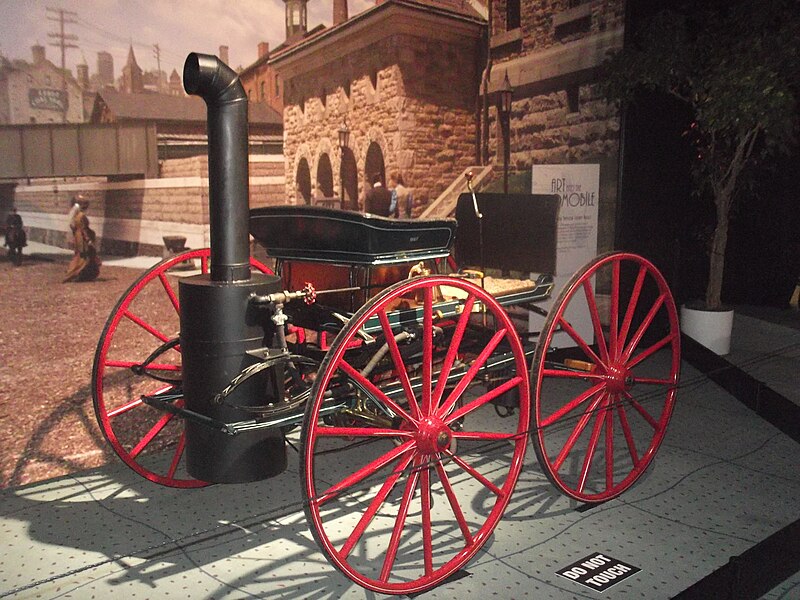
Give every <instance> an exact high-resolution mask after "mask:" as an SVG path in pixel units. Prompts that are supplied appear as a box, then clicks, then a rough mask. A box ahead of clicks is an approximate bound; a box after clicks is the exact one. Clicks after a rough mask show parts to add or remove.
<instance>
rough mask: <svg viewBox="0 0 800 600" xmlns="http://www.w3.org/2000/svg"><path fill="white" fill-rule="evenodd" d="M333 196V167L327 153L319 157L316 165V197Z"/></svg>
mask: <svg viewBox="0 0 800 600" xmlns="http://www.w3.org/2000/svg"><path fill="white" fill-rule="evenodd" d="M320 198H333V168H332V167H331V159H330V157H329V156H328V155H327V154H323V155H321V156H320V157H319V164H318V165H317V198H315V200H318V199H320Z"/></svg>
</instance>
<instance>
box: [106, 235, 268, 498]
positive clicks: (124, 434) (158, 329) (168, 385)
mask: <svg viewBox="0 0 800 600" xmlns="http://www.w3.org/2000/svg"><path fill="white" fill-rule="evenodd" d="M209 256H210V250H209V249H208V248H205V249H202V250H190V251H188V252H185V253H183V254H179V255H177V256H173V257H171V258H168V259H166V260H164V261H162V262H160V263H159V264H157V265H156V266H155V267H153V268H152V269H150V270H148V271H146V272H145V273H144V274H143V275H142V276H141V277H139V279H137V280H136V281H135V282H134V283H133V284H132V285H131V287H130V288H128V291H127V292H125V294H123V296H122V297H121V298H120V300H119V302H117V305H116V306H115V307H114V310H112V311H111V315H110V316H109V317H108V321H106V325H105V327H104V328H103V333H102V334H101V335H100V340H99V341H98V343H97V350H96V352H95V357H94V367H93V369H92V396H93V398H94V410H95V415H96V416H97V422H98V424H99V425H100V430H101V431H102V432H103V435H105V437H106V439H107V440H108V442H109V444H111V447H112V448H113V449H114V451H115V452H116V453H117V455H118V456H119V457H120V458H121V459H122V460H123V462H125V464H127V465H128V466H129V467H130V468H131V469H133V470H134V471H136V472H137V473H138V474H139V475H141V476H142V477H144V478H146V479H149V480H150V481H153V482H155V483H159V484H161V485H166V486H170V487H179V488H191V487H200V486H204V485H207V484H206V482H204V481H199V480H197V479H194V478H193V477H191V476H190V475H189V474H188V473H187V472H186V470H185V461H184V459H183V451H184V441H185V440H184V426H183V420H182V419H181V418H179V417H176V416H175V415H173V414H171V413H169V412H164V411H162V410H159V409H156V408H153V407H151V406H148V405H147V404H145V403H144V402H143V401H142V396H159V397H161V398H162V399H164V400H166V401H168V402H171V403H172V404H173V405H174V406H176V407H183V397H182V393H181V354H180V346H179V345H178V342H179V338H180V331H179V330H180V304H179V301H178V284H177V279H176V276H175V274H176V273H178V274H179V273H180V269H181V268H185V267H188V268H189V269H193V268H194V269H196V267H198V266H199V267H200V270H201V272H203V273H207V272H208V270H209ZM250 263H251V265H252V266H253V267H254V268H256V269H258V270H260V271H262V272H270V270H269V269H268V268H267V267H266V266H264V265H263V264H261V263H260V262H258V261H257V260H255V259H251V260H250Z"/></svg>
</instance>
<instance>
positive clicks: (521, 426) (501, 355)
mask: <svg viewBox="0 0 800 600" xmlns="http://www.w3.org/2000/svg"><path fill="white" fill-rule="evenodd" d="M501 379H503V381H501ZM515 389H516V390H518V392H519V397H520V402H519V410H517V411H515V412H514V415H513V417H512V418H501V417H500V416H498V415H497V413H496V412H495V410H494V406H493V404H492V401H493V400H496V399H497V398H498V397H499V396H501V395H502V394H504V393H505V392H508V391H510V390H515ZM529 404H530V392H529V384H528V377H527V365H526V360H525V356H524V352H523V349H522V345H521V343H520V339H519V336H518V335H517V332H516V331H515V330H514V325H513V323H512V321H511V319H510V318H509V316H508V315H507V314H506V313H505V311H504V310H503V308H502V307H501V306H500V305H499V304H498V303H497V302H496V301H495V300H494V299H493V298H492V297H491V296H490V295H489V294H487V293H486V292H485V291H484V290H482V289H481V288H479V287H477V286H476V285H474V284H473V283H471V282H469V281H466V280H464V279H459V278H454V277H446V276H428V277H420V278H415V279H409V280H406V281H402V282H400V283H398V284H395V285H393V286H391V287H389V288H387V289H386V290H384V291H383V292H381V293H380V294H379V295H377V296H376V297H375V298H373V299H372V300H370V301H369V302H368V303H367V304H365V305H364V306H363V307H362V308H361V309H360V310H359V311H358V312H357V313H356V314H355V315H354V316H353V317H352V318H351V319H350V320H349V322H348V323H347V325H345V326H344V328H343V329H342V330H341V331H340V333H339V334H338V336H337V337H336V340H335V341H334V343H333V345H332V346H331V348H330V350H329V351H328V353H327V354H326V355H325V359H324V360H323V362H322V365H321V366H320V370H319V371H318V374H317V378H316V381H315V383H314V387H313V389H312V392H311V401H309V403H308V405H307V406H306V413H305V421H304V427H303V433H302V437H301V446H302V447H301V457H302V462H301V478H302V488H303V494H304V499H305V503H304V507H305V511H306V516H307V518H308V521H309V524H310V527H311V531H312V534H313V535H314V537H315V539H316V540H317V542H318V543H319V545H320V548H321V549H322V552H323V553H324V554H325V556H326V557H327V558H328V560H329V561H330V562H331V563H332V564H333V565H334V566H335V567H336V568H338V569H339V570H340V571H341V572H342V573H344V574H345V575H346V576H347V577H349V578H350V579H351V580H353V581H355V582H356V583H358V584H359V585H361V586H363V587H365V588H368V589H371V590H374V591H376V592H381V593H387V594H412V593H418V592H421V591H424V590H427V589H429V588H431V587H433V586H435V585H437V584H439V583H441V582H442V581H443V580H444V579H446V578H447V577H449V576H450V575H452V574H453V573H455V572H456V571H458V570H459V569H460V568H461V567H462V566H463V565H464V564H465V563H466V562H467V561H469V560H470V558H471V557H472V556H473V555H474V554H475V553H476V552H477V551H478V550H479V549H480V548H481V546H482V545H483V544H484V543H485V542H486V540H487V538H488V537H489V535H490V534H491V533H492V531H493V530H494V528H495V527H496V525H497V523H498V521H499V520H500V518H501V516H502V514H503V511H504V509H505V507H506V505H507V504H508V501H509V498H510V496H511V492H512V491H513V489H514V485H515V484H516V481H517V478H518V476H519V472H520V468H521V466H522V462H523V459H524V454H525V449H526V445H527V441H526V440H527V438H528V424H529V417H530V410H529ZM331 406H337V407H339V408H338V410H337V412H335V413H333V414H325V413H326V411H327V410H331Z"/></svg>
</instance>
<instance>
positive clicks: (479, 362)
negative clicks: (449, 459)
mask: <svg viewBox="0 0 800 600" xmlns="http://www.w3.org/2000/svg"><path fill="white" fill-rule="evenodd" d="M505 335H506V330H505V329H500V330H499V331H497V332H496V333H495V334H494V336H493V337H492V339H491V340H489V343H488V344H486V347H485V348H484V349H483V350H482V351H481V353H480V354H479V355H478V358H476V359H475V362H474V363H472V365H471V366H470V368H469V370H468V371H467V372H466V373H465V374H464V377H462V378H461V380H460V381H459V382H458V383H457V384H456V387H455V388H454V389H453V391H452V392H450V395H449V396H448V397H447V400H446V401H445V402H444V404H443V405H442V406H441V407H440V408H439V411H438V415H439V416H440V417H442V418H444V417H445V416H446V415H447V413H449V412H450V411H451V410H452V408H453V406H455V403H456V402H457V401H458V399H459V398H460V397H461V395H462V394H463V393H464V391H465V390H466V389H467V387H468V386H469V384H470V383H472V381H473V380H474V379H475V376H476V375H477V374H478V372H479V371H480V370H481V368H482V367H483V365H485V364H486V361H487V360H489V357H490V356H491V355H492V353H493V352H494V351H495V348H497V346H498V344H499V343H500V341H501V340H502V339H503V338H504V337H505Z"/></svg>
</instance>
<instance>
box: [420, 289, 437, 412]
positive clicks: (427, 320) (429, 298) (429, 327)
mask: <svg viewBox="0 0 800 600" xmlns="http://www.w3.org/2000/svg"><path fill="white" fill-rule="evenodd" d="M423 296H424V302H423V307H422V415H423V416H425V417H427V416H428V415H430V414H433V411H434V408H435V407H434V406H433V404H432V402H431V401H432V398H431V393H432V385H433V382H432V378H433V290H432V289H431V287H430V286H426V287H425V288H423Z"/></svg>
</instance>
